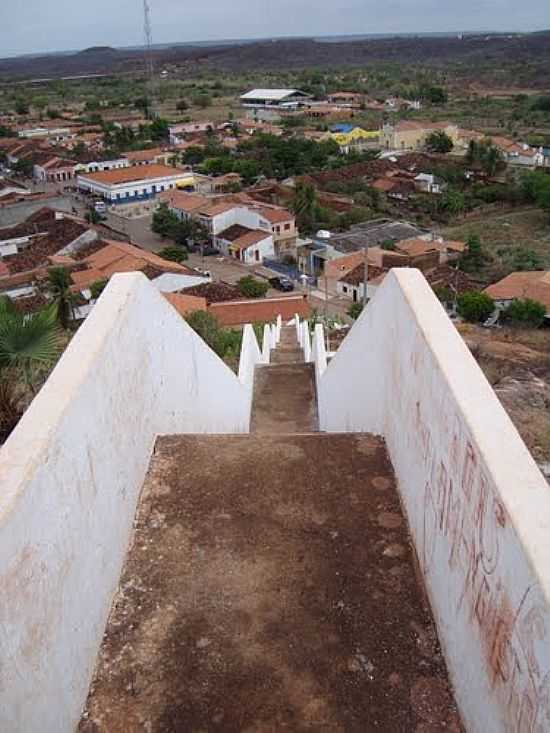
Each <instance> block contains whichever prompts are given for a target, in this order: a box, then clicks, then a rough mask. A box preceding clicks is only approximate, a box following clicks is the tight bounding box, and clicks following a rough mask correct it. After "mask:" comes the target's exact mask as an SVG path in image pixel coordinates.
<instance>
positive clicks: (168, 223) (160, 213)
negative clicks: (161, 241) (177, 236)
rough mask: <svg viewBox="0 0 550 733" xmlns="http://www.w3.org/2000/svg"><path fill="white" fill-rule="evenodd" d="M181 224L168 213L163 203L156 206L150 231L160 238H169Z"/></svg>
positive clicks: (174, 216)
mask: <svg viewBox="0 0 550 733" xmlns="http://www.w3.org/2000/svg"><path fill="white" fill-rule="evenodd" d="M180 224H181V222H180V220H179V218H178V217H177V216H176V214H174V212H173V211H170V209H169V208H168V204H166V203H165V202H164V201H163V202H162V203H161V204H159V205H158V207H157V209H156V210H155V212H154V214H153V219H152V222H151V229H152V230H153V231H154V232H155V234H159V235H160V236H161V237H171V236H172V235H173V234H174V232H175V231H176V230H177V229H178V227H179V225H180Z"/></svg>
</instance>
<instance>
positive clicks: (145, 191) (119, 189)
mask: <svg viewBox="0 0 550 733" xmlns="http://www.w3.org/2000/svg"><path fill="white" fill-rule="evenodd" d="M143 175H144V176H146V175H147V169H146V168H145V167H144V171H143ZM182 178H186V176H185V174H184V173H182V172H180V173H174V175H171V176H163V177H161V178H143V179H142V180H139V181H133V182H132V183H124V184H122V183H121V184H116V185H115V184H112V185H111V184H108V183H101V182H100V181H95V180H93V179H92V178H87V177H86V175H78V176H77V179H76V185H77V186H78V188H79V189H81V190H83V191H88V192H90V193H93V194H95V195H97V196H101V197H103V198H106V199H109V200H110V201H113V202H117V203H131V201H132V200H133V199H135V198H136V197H137V198H139V197H141V196H151V195H153V188H155V195H156V194H159V193H162V191H168V190H171V189H174V188H176V184H177V183H178V182H179V181H180V179H182Z"/></svg>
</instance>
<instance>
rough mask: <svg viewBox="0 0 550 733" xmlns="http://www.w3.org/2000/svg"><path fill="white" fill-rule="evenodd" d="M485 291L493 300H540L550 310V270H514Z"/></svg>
mask: <svg viewBox="0 0 550 733" xmlns="http://www.w3.org/2000/svg"><path fill="white" fill-rule="evenodd" d="M484 292H485V293H487V295H490V296H491V298H493V300H514V299H516V298H521V299H523V298H530V299H531V300H538V301H539V302H540V303H543V304H544V305H545V306H546V310H547V312H550V270H546V271H545V270H536V271H533V272H512V273H511V274H510V275H508V276H507V277H505V278H503V279H502V280H499V281H498V282H497V283H493V285H489V287H488V288H486V289H485V291H484Z"/></svg>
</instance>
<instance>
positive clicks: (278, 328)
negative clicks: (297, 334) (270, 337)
mask: <svg viewBox="0 0 550 733" xmlns="http://www.w3.org/2000/svg"><path fill="white" fill-rule="evenodd" d="M282 327H283V319H282V318H281V314H280V313H279V315H278V316H277V343H279V341H280V340H281V328H282Z"/></svg>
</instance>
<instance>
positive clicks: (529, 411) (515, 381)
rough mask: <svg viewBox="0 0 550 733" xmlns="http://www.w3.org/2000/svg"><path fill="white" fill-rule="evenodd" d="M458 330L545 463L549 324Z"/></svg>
mask: <svg viewBox="0 0 550 733" xmlns="http://www.w3.org/2000/svg"><path fill="white" fill-rule="evenodd" d="M459 330H460V333H461V334H462V336H463V337H464V340H465V341H466V343H467V345H468V347H469V348H470V350H471V351H472V353H473V355H474V356H475V358H476V360H477V362H478V363H479V365H480V367H481V368H482V369H483V372H484V373H485V376H486V377H487V379H488V380H489V382H490V383H491V384H492V386H493V388H494V390H495V392H496V394H497V395H498V397H499V399H500V400H501V402H502V404H503V405H504V407H505V408H506V410H507V412H508V414H509V415H510V417H511V418H512V421H513V422H514V424H515V426H516V428H517V429H518V431H519V433H520V435H521V437H522V438H523V440H524V441H525V443H526V445H527V447H528V448H529V450H530V451H531V453H532V454H533V457H534V458H535V460H536V461H537V462H538V463H539V464H540V465H543V464H550V329H541V330H523V329H522V330H516V329H511V328H502V329H495V330H490V329H484V328H481V327H479V326H472V325H468V324H461V325H460V326H459Z"/></svg>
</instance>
